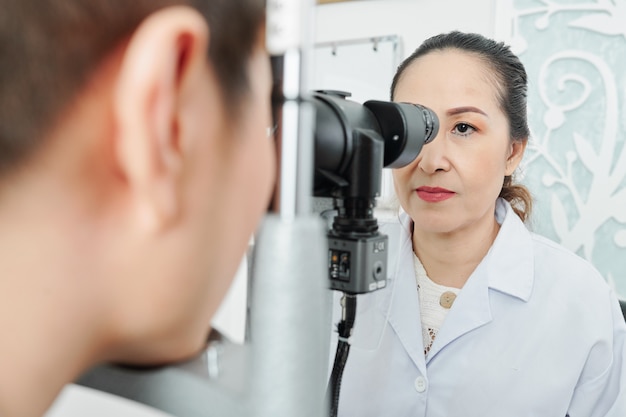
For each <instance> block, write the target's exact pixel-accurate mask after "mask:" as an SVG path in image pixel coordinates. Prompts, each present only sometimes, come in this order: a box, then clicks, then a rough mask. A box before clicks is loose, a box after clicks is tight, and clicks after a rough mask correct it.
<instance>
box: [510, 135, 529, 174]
mask: <svg viewBox="0 0 626 417" xmlns="http://www.w3.org/2000/svg"><path fill="white" fill-rule="evenodd" d="M526 144H528V139H525V140H515V141H513V143H511V152H510V153H509V156H508V158H507V160H506V170H505V175H507V176H509V175H512V174H513V172H514V171H515V169H516V168H517V167H518V165H519V164H520V162H521V161H522V158H523V157H524V151H525V150H526Z"/></svg>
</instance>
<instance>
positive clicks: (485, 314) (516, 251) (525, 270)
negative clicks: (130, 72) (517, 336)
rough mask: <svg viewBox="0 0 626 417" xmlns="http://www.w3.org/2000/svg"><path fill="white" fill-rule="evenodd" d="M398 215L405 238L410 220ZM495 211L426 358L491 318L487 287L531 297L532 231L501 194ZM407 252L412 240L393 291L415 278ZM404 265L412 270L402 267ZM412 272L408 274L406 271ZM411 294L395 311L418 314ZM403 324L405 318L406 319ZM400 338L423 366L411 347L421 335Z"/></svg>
mask: <svg viewBox="0 0 626 417" xmlns="http://www.w3.org/2000/svg"><path fill="white" fill-rule="evenodd" d="M399 216H400V223H401V225H402V228H403V235H404V236H406V235H408V236H409V240H411V239H410V236H411V225H412V220H411V219H410V217H409V216H408V215H407V214H406V213H404V212H400V215H399ZM495 216H496V220H497V221H498V222H499V223H500V224H501V227H500V231H499V232H498V235H497V237H496V239H495V241H494V243H493V245H492V247H491V249H490V250H489V252H488V253H487V255H486V256H485V258H484V259H483V260H482V261H481V262H480V264H479V265H478V266H477V267H476V270H474V272H473V273H472V275H471V276H470V277H469V279H468V281H467V282H466V283H465V286H464V287H463V290H462V291H461V292H460V294H459V296H458V297H457V299H456V301H455V303H454V305H453V306H452V309H451V310H450V312H449V313H448V317H447V318H446V322H445V323H444V325H443V327H442V328H441V329H440V332H439V334H438V335H437V338H436V339H435V342H434V344H433V345H432V347H431V349H430V351H429V353H428V356H427V357H426V358H425V361H426V364H429V363H431V361H432V360H433V359H434V358H435V357H436V356H437V354H438V353H439V352H440V351H441V350H442V349H443V348H445V346H446V345H448V344H449V343H451V342H452V341H454V340H455V339H457V338H458V337H460V336H462V335H463V334H465V333H468V332H470V331H472V330H474V329H477V328H479V327H481V326H484V325H486V324H488V323H489V322H491V321H492V319H493V317H492V311H491V303H490V301H489V298H490V296H491V291H490V290H493V291H497V292H499V293H502V294H506V295H508V296H511V297H515V298H517V299H520V300H522V301H524V302H526V301H528V299H529V298H530V295H531V292H532V286H533V279H534V278H533V248H532V237H531V235H530V233H529V232H528V230H527V229H526V227H525V226H524V224H523V223H522V221H521V220H520V219H519V217H518V216H517V215H516V214H515V212H514V211H513V209H512V208H511V206H510V205H509V203H508V202H506V201H505V200H501V199H499V200H498V201H497V204H496V211H495ZM412 253H413V251H412V246H410V245H409V246H408V248H406V247H404V249H403V251H402V253H401V255H400V256H401V257H402V258H403V259H404V261H405V262H403V263H404V266H405V268H404V271H403V270H399V271H398V274H397V276H398V280H399V282H398V283H397V284H398V286H399V287H400V288H398V289H396V291H398V290H399V291H400V292H403V291H407V290H408V287H409V286H410V284H409V282H411V281H412V282H415V277H414V270H413V268H407V267H406V264H407V262H408V261H407V260H408V259H411V260H412ZM407 269H408V270H409V271H411V272H407V271H406V270H407ZM411 274H412V276H411V277H409V276H405V275H411ZM394 298H396V299H398V298H400V299H406V298H407V297H402V296H401V297H397V296H396V297H394ZM414 298H415V299H414V300H405V302H407V303H409V304H410V306H406V307H409V308H410V309H411V310H412V311H411V312H408V311H406V310H404V311H402V310H399V308H401V307H400V306H396V307H394V308H393V311H395V312H396V313H397V314H407V313H409V314H411V313H413V312H414V311H415V309H417V314H418V315H417V316H414V317H419V301H418V300H417V295H416V296H415V297H414ZM414 304H415V306H414ZM413 314H415V313H413ZM393 317H394V314H392V315H391V318H393ZM391 324H392V326H394V328H395V329H396V332H397V333H398V335H399V336H400V338H401V340H402V339H403V335H402V334H401V333H403V334H404V338H407V337H408V336H407V335H406V334H405V333H408V329H404V328H403V325H402V324H401V323H394V322H393V321H392V323H391ZM404 324H405V325H406V324H407V323H406V320H405V321H404ZM420 337H421V335H420ZM402 343H403V345H404V347H405V349H407V351H408V352H409V355H410V356H411V358H412V359H413V361H414V362H415V363H416V364H417V365H418V368H420V370H422V369H423V368H422V367H423V364H424V362H423V361H424V356H423V353H422V354H421V355H419V354H417V352H414V351H413V350H415V349H414V347H422V345H423V343H422V342H421V340H419V341H415V340H411V342H410V343H413V345H411V344H409V343H408V341H407V340H402ZM409 349H410V350H409ZM422 349H423V347H422Z"/></svg>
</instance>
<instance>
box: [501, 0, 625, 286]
mask: <svg viewBox="0 0 626 417" xmlns="http://www.w3.org/2000/svg"><path fill="white" fill-rule="evenodd" d="M506 4H507V6H505V7H504V9H503V10H501V11H500V12H499V19H508V21H507V26H505V27H507V28H508V29H507V31H508V33H507V34H505V35H503V38H505V40H506V41H507V42H508V43H510V44H511V46H512V47H513V49H514V51H515V52H516V53H517V54H518V55H519V56H520V58H521V59H522V61H523V62H524V64H525V65H526V68H527V71H528V74H529V100H528V101H529V118H530V124H531V131H532V138H531V141H530V142H529V147H528V150H527V154H526V157H525V160H524V162H523V167H522V180H523V182H524V183H526V184H527V185H528V186H529V188H530V189H531V191H532V192H533V194H534V196H535V199H536V206H535V215H534V218H533V223H532V225H531V226H532V227H533V229H534V230H535V231H537V232H538V233H540V234H543V235H545V236H548V237H549V238H551V239H553V240H555V241H557V242H560V243H562V244H563V245H565V246H567V247H568V248H570V249H571V250H573V251H575V252H576V253H578V254H580V255H581V256H583V257H585V258H587V259H588V260H590V261H591V262H592V263H593V264H594V265H595V266H596V267H597V268H598V269H599V270H600V271H601V272H602V274H603V275H604V277H605V278H606V280H607V281H608V282H609V283H610V284H611V285H612V286H613V287H614V288H616V290H617V292H618V293H619V294H620V296H621V297H622V298H626V146H625V142H626V140H625V138H626V0H595V1H594V0H584V1H580V0H579V1H575V0H552V1H549V0H509V2H508V3H506Z"/></svg>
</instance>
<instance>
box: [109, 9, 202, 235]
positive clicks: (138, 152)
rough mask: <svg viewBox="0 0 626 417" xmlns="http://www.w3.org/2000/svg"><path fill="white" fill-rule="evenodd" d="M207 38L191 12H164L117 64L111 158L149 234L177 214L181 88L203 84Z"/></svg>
mask: <svg viewBox="0 0 626 417" xmlns="http://www.w3.org/2000/svg"><path fill="white" fill-rule="evenodd" d="M208 37H209V31H208V27H207V23H206V20H205V19H204V18H203V17H202V16H201V15H200V14H199V13H198V12H196V11H195V10H194V9H192V8H189V7H184V6H176V7H169V8H166V9H162V10H160V11H157V12H155V13H154V14H152V15H150V16H149V17H147V18H146V19H145V20H144V21H143V22H142V23H141V24H140V25H139V27H138V28H137V30H136V31H135V32H134V33H133V35H132V36H131V38H130V40H129V43H128V45H127V47H126V50H125V52H124V56H123V58H122V63H121V67H120V70H119V75H118V78H117V83H116V84H117V85H116V91H115V97H114V100H113V106H114V109H113V110H114V117H115V123H116V138H115V141H114V147H115V157H116V162H117V164H118V167H119V170H120V172H121V173H122V175H123V177H124V179H125V181H126V183H127V185H128V191H129V193H130V196H131V201H132V205H133V209H136V214H138V215H139V217H140V219H139V220H140V221H141V222H142V224H143V225H144V226H147V227H148V228H149V229H150V230H158V229H160V228H162V227H163V226H165V225H167V224H168V223H169V222H171V221H172V220H175V219H176V217H177V215H178V214H179V213H178V212H179V210H180V204H181V203H180V198H181V195H180V190H179V188H180V181H179V179H180V178H179V177H180V175H181V172H182V166H183V164H184V162H185V161H184V157H185V155H184V153H183V152H181V146H180V145H181V144H180V138H179V134H180V130H181V129H179V125H178V123H179V121H180V113H179V107H180V105H181V103H180V95H181V88H182V86H183V85H185V84H187V85H188V84H189V83H190V82H193V81H194V80H193V77H201V76H202V74H203V73H204V72H203V71H202V69H203V68H204V67H205V66H206V62H207V58H206V51H207V48H208Z"/></svg>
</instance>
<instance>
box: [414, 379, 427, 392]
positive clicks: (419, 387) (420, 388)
mask: <svg viewBox="0 0 626 417" xmlns="http://www.w3.org/2000/svg"><path fill="white" fill-rule="evenodd" d="M415 391H417V392H419V393H422V392H424V391H426V379H425V378H424V377H423V376H418V377H417V378H416V379H415Z"/></svg>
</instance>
